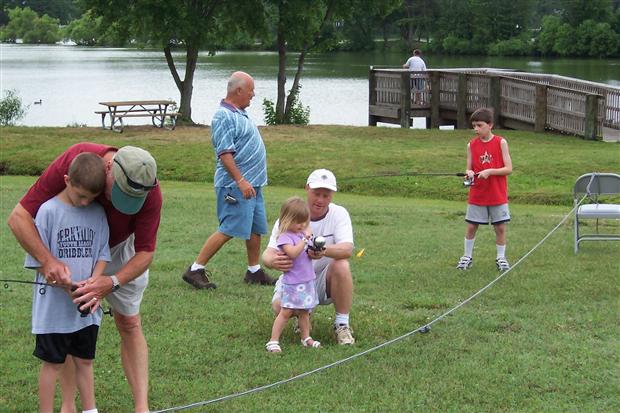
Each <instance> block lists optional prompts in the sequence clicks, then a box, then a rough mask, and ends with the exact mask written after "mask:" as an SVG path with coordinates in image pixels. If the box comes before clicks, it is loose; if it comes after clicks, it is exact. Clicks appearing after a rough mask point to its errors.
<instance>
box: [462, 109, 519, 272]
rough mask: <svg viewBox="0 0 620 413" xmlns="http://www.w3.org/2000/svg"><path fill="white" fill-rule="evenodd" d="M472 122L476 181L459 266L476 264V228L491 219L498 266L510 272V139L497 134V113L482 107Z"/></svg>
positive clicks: (470, 158) (470, 149) (470, 150)
mask: <svg viewBox="0 0 620 413" xmlns="http://www.w3.org/2000/svg"><path fill="white" fill-rule="evenodd" d="M470 120H471V124H472V126H473V128H474V131H475V133H476V136H475V137H474V138H473V139H472V140H471V141H469V143H468V144H467V169H466V171H465V173H466V174H467V178H468V179H469V180H470V182H473V184H472V185H471V186H470V187H469V198H468V201H467V214H466V215H465V222H467V229H466V230H465V252H464V254H463V256H462V257H461V259H460V260H459V262H458V264H457V266H456V268H458V269H459V270H466V269H468V268H469V267H471V265H472V264H473V258H472V257H473V251H474V241H475V237H476V231H477V230H478V226H479V225H481V224H482V225H487V224H488V223H489V222H491V224H492V225H493V228H494V229H495V244H496V249H497V258H496V260H495V263H496V265H497V269H498V270H500V271H506V270H508V269H509V268H510V264H509V263H508V261H507V260H506V223H507V222H509V221H510V211H509V210H508V185H507V179H506V177H507V176H508V175H510V174H511V173H512V160H511V159H510V152H509V151H508V142H506V139H504V138H502V137H501V136H497V135H494V134H493V132H492V130H491V129H492V128H493V112H492V110H491V109H487V108H480V109H478V110H476V111H475V112H474V113H473V114H472V115H471V119H470Z"/></svg>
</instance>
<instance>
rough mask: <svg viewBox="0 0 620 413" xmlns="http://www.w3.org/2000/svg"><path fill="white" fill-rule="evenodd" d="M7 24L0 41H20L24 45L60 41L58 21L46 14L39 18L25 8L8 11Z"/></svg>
mask: <svg viewBox="0 0 620 413" xmlns="http://www.w3.org/2000/svg"><path fill="white" fill-rule="evenodd" d="M8 15H9V23H8V24H7V25H6V26H5V27H4V28H3V30H2V40H4V41H8V42H15V41H16V40H17V39H22V41H23V42H24V43H56V42H57V41H58V40H60V31H59V28H58V24H59V22H58V19H54V18H51V17H49V16H48V15H47V14H45V15H43V17H39V16H38V15H37V13H36V12H34V11H33V10H32V9H30V8H28V7H26V8H23V9H20V8H19V7H15V8H14V9H10V10H8Z"/></svg>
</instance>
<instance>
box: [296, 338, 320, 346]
mask: <svg viewBox="0 0 620 413" xmlns="http://www.w3.org/2000/svg"><path fill="white" fill-rule="evenodd" d="M309 341H312V344H309V343H308V342H309ZM301 345H302V346H304V347H312V348H321V342H320V341H316V340H313V339H312V337H310V336H308V337H306V338H304V339H303V340H301Z"/></svg>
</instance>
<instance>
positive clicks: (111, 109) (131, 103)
mask: <svg viewBox="0 0 620 413" xmlns="http://www.w3.org/2000/svg"><path fill="white" fill-rule="evenodd" d="M99 104H100V105H103V106H106V107H107V110H101V111H96V112H95V113H97V114H99V115H101V126H102V127H103V128H104V129H108V127H107V126H106V124H105V117H106V115H110V127H109V129H110V130H112V131H114V132H122V131H123V127H124V125H123V119H124V118H151V122H152V123H153V126H155V127H158V128H166V129H171V130H172V129H174V128H175V127H176V121H177V116H179V115H180V113H178V112H176V110H174V111H172V112H169V111H168V109H169V108H170V107H172V108H176V102H175V101H173V100H125V101H118V102H99Z"/></svg>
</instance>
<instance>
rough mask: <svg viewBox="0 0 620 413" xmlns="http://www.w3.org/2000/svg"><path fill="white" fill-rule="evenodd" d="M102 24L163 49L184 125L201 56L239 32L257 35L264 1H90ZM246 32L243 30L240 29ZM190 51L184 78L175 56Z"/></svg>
mask: <svg viewBox="0 0 620 413" xmlns="http://www.w3.org/2000/svg"><path fill="white" fill-rule="evenodd" d="M85 2H86V4H87V5H88V6H89V7H90V8H91V9H92V12H93V13H94V15H95V16H101V17H103V24H116V25H117V27H118V28H119V29H120V31H121V32H124V33H125V36H126V38H128V39H131V38H132V37H133V38H136V37H137V38H141V39H144V40H145V41H148V42H150V44H152V45H153V46H155V47H161V48H162V50H163V52H164V56H165V58H166V63H167V64H168V68H169V70H170V73H171V74H172V78H173V79H174V83H175V85H176V86H177V89H178V90H179V93H180V96H181V103H180V107H179V112H180V113H181V114H182V116H181V120H182V121H185V122H190V123H193V121H192V120H191V116H192V107H191V101H192V94H193V88H194V73H195V71H196V63H197V61H198V52H199V51H200V50H204V49H211V50H213V49H215V47H216V46H217V45H218V44H223V43H225V42H226V40H227V39H230V37H231V35H234V34H235V33H238V32H239V31H243V30H245V31H249V32H251V31H255V30H256V31H258V30H259V29H260V28H261V27H262V26H260V24H262V23H263V22H265V19H264V17H263V4H262V2H261V1H260V0H237V1H235V2H231V1H225V0H179V1H167V0H134V1H130V2H128V1H126V0H85ZM241 28H243V29H241ZM175 48H180V49H184V50H185V62H184V63H185V65H184V68H185V73H184V75H183V78H181V74H180V73H179V70H178V69H177V62H175V59H174V57H173V55H172V51H173V49H175Z"/></svg>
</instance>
